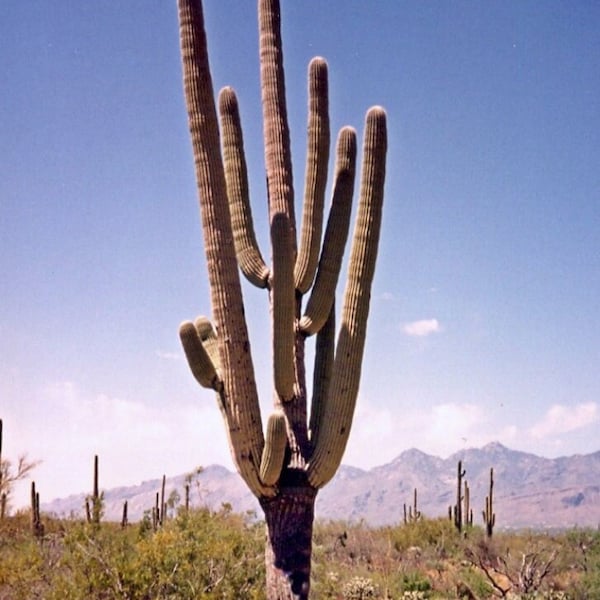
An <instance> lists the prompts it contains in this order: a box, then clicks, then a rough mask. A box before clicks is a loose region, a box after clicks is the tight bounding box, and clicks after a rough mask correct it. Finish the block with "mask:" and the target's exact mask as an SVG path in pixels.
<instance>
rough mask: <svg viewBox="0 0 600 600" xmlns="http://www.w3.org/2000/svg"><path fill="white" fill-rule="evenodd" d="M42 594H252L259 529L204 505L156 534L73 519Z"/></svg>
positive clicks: (249, 597)
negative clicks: (94, 524) (58, 558)
mask: <svg viewBox="0 0 600 600" xmlns="http://www.w3.org/2000/svg"><path fill="white" fill-rule="evenodd" d="M63 544H64V548H63V553H62V557H61V560H60V563H59V569H58V570H57V571H56V573H55V574H54V577H53V580H52V582H51V586H50V591H49V592H48V595H47V598H48V600H58V599H59V598H60V599H63V598H70V599H72V600H83V599H84V598H86V599H97V600H101V599H104V598H107V599H108V598H111V599H116V600H118V599H123V600H125V599H127V600H138V599H139V600H146V599H152V600H159V599H161V600H162V599H165V600H166V599H181V600H186V599H190V600H191V599H204V598H221V599H223V600H227V599H231V600H234V599H236V600H238V599H239V600H253V599H257V598H260V597H261V596H260V594H262V593H263V592H262V590H263V589H264V565H263V560H264V559H263V546H262V544H263V536H262V528H261V527H260V526H258V525H252V524H249V523H246V522H245V521H244V519H243V518H242V517H239V516H237V515H230V514H226V513H211V512H209V511H208V510H200V511H194V512H191V513H189V514H183V513H182V514H180V515H179V516H178V517H177V518H176V519H173V520H170V521H167V522H166V524H165V525H164V526H163V527H162V528H160V529H159V530H158V531H157V532H156V533H153V532H151V531H149V530H148V528H147V526H144V525H142V526H140V527H138V528H127V529H125V530H122V529H120V528H119V527H117V526H116V525H114V524H102V525H101V526H100V527H97V526H90V525H88V524H82V523H77V524H73V525H72V526H71V527H70V529H69V531H68V532H67V533H66V535H65V537H64V540H63Z"/></svg>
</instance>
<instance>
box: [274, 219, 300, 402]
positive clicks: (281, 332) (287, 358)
mask: <svg viewBox="0 0 600 600" xmlns="http://www.w3.org/2000/svg"><path fill="white" fill-rule="evenodd" d="M291 238H292V232H291V227H290V223H289V219H288V218H287V216H286V215H284V214H281V213H278V214H276V215H275V217H274V218H273V222H272V224H271V244H272V246H273V272H272V279H271V304H272V317H273V332H272V334H273V371H274V373H273V374H274V379H275V391H276V392H277V395H278V396H279V398H280V399H281V400H282V401H284V402H285V401H288V400H291V399H292V398H293V396H294V383H295V381H296V372H295V365H294V345H295V331H294V320H295V311H296V294H295V291H294V265H293V263H292V262H291V260H290V252H289V250H290V246H291V244H292V240H291Z"/></svg>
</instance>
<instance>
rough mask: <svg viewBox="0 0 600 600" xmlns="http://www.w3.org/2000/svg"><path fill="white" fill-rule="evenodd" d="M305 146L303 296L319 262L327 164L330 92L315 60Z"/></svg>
mask: <svg viewBox="0 0 600 600" xmlns="http://www.w3.org/2000/svg"><path fill="white" fill-rule="evenodd" d="M308 89H309V106H308V143H307V153H306V175H305V180H306V183H305V188H304V203H303V214H302V230H301V237H300V247H299V249H298V256H297V258H296V266H295V271H294V282H295V285H296V289H297V290H298V291H299V292H300V293H301V294H305V293H306V292H307V291H308V290H309V288H310V286H311V285H312V282H313V279H314V277H315V272H316V270H317V264H318V261H319V245H320V243H321V233H322V229H323V205H324V201H325V187H326V185H327V163H328V162H329V143H330V135H329V107H328V104H329V92H328V84H327V63H326V62H325V60H324V59H323V58H320V57H316V58H313V59H312V61H311V62H310V65H309V69H308Z"/></svg>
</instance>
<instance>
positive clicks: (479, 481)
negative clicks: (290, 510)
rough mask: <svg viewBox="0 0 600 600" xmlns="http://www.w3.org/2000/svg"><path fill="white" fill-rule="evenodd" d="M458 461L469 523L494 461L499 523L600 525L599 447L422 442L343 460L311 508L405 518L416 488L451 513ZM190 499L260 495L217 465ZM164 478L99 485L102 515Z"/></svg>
mask: <svg viewBox="0 0 600 600" xmlns="http://www.w3.org/2000/svg"><path fill="white" fill-rule="evenodd" d="M459 460H460V461H462V468H463V469H464V470H465V471H466V474H465V477H464V479H465V480H466V481H467V482H468V484H469V488H470V497H471V507H472V508H473V512H474V523H475V524H482V515H481V513H482V510H483V508H484V506H485V497H486V495H487V494H488V490H489V481H490V468H493V469H494V512H495V513H496V527H497V528H500V529H503V528H519V529H523V528H534V529H541V528H565V527H573V526H578V527H598V526H599V525H600V452H595V453H593V454H586V455H574V456H568V457H561V458H555V459H549V458H543V457H539V456H536V455H534V454H529V453H526V452H520V451H515V450H511V449H509V448H506V447H505V446H503V445H502V444H499V443H497V442H493V443H491V444H488V445H486V446H484V447H483V448H479V449H477V448H471V449H466V450H463V451H460V452H457V453H455V454H453V455H452V456H450V457H448V458H445V459H442V458H439V457H436V456H431V455H429V454H426V453H424V452H421V451H420V450H416V449H411V450H407V451H405V452H402V454H400V455H399V456H398V457H396V458H395V459H394V460H393V461H391V462H390V463H387V464H385V465H381V466H378V467H374V468H372V469H369V470H364V469H358V468H356V467H351V466H346V465H342V466H341V467H340V469H339V470H338V473H337V475H336V476H335V478H334V479H333V480H332V481H331V482H330V483H329V484H328V485H327V486H326V487H325V488H323V490H321V491H320V492H319V495H318V496H317V504H316V516H317V519H321V520H329V519H333V520H338V519H340V520H347V521H352V522H358V521H364V522H365V523H367V524H369V525H372V526H379V525H391V524H396V523H399V522H401V521H402V520H403V512H404V511H403V507H404V504H406V505H407V506H411V505H412V503H413V495H414V490H415V489H417V492H418V509H419V511H420V512H421V513H422V514H423V515H424V516H426V517H439V516H446V515H448V507H449V506H452V505H454V504H455V502H456V481H457V464H458V461H459ZM186 478H187V479H188V480H189V478H190V476H189V475H186V474H182V475H178V476H175V477H170V478H167V480H166V496H167V497H168V496H169V495H170V494H171V493H172V492H174V491H175V492H177V493H178V494H179V496H180V497H183V495H184V489H185V483H186ZM191 481H192V483H191V494H190V500H191V504H192V505H193V506H194V505H195V506H198V505H206V506H209V507H210V508H212V509H217V508H220V507H221V506H222V504H223V503H228V504H230V505H231V507H232V508H233V510H234V511H236V512H246V511H255V512H256V513H257V514H258V515H260V514H261V513H260V508H259V505H258V502H257V500H256V499H255V498H254V496H252V494H251V493H250V492H249V491H248V489H247V488H246V486H245V484H244V482H243V481H242V479H241V478H240V477H239V475H238V474H237V473H233V472H231V471H229V470H227V469H226V468H224V467H222V466H219V465H211V466H208V467H206V468H205V469H204V470H202V472H201V473H200V474H197V475H194V476H192V477H191ZM161 483H162V480H161V479H155V480H151V481H144V482H142V483H140V484H139V485H132V486H128V487H119V488H113V489H109V490H104V502H105V519H108V520H120V519H121V514H122V509H123V503H124V501H125V500H127V503H128V515H129V519H130V521H135V520H139V519H140V518H142V516H143V514H144V512H146V511H150V510H151V509H152V506H154V504H155V501H156V494H157V492H159V491H160V489H161ZM85 497H86V495H85V494H78V495H73V496H69V497H67V498H62V499H56V500H53V501H52V502H49V503H46V504H43V505H42V510H43V511H45V512H50V513H55V514H57V515H64V516H68V515H79V516H81V515H83V513H84V504H85Z"/></svg>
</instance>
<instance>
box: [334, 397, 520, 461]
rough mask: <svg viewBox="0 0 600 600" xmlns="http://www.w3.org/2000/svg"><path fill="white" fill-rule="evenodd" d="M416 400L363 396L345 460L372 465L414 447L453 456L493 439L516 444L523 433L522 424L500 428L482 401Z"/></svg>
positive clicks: (439, 454)
mask: <svg viewBox="0 0 600 600" xmlns="http://www.w3.org/2000/svg"><path fill="white" fill-rule="evenodd" d="M411 404H412V406H415V405H416V403H411V402H405V403H402V405H399V404H395V405H392V406H386V407H383V406H376V405H375V404H374V403H372V402H369V401H368V400H367V399H366V398H359V401H358V404H357V407H356V414H355V416H354V423H353V426H352V432H351V434H350V439H349V441H348V447H347V450H346V453H345V454H344V459H343V462H344V463H345V464H348V465H353V466H357V467H361V468H371V467H374V466H377V465H381V464H384V463H386V462H389V461H391V460H393V459H394V458H395V457H396V456H398V455H399V454H400V453H401V452H402V451H404V450H407V449H409V448H413V447H414V448H418V449H419V450H422V451H423V452H427V453H429V454H432V455H434V456H440V457H447V456H449V455H450V454H453V453H454V452H457V451H459V450H461V449H462V448H472V447H481V446H484V445H485V444H487V443H489V442H493V441H500V442H502V443H504V444H507V445H510V444H511V443H512V442H513V441H515V440H516V439H517V437H518V435H517V434H518V429H517V427H515V426H514V425H505V426H502V427H498V423H497V422H493V419H492V418H491V417H490V416H489V413H488V412H487V411H486V410H484V408H483V407H481V406H479V405H475V404H472V403H457V402H448V403H440V404H436V405H433V406H429V407H427V408H425V407H418V408H417V407H415V408H410V406H411Z"/></svg>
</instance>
